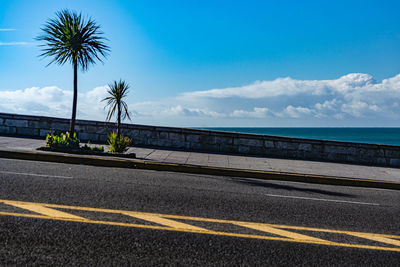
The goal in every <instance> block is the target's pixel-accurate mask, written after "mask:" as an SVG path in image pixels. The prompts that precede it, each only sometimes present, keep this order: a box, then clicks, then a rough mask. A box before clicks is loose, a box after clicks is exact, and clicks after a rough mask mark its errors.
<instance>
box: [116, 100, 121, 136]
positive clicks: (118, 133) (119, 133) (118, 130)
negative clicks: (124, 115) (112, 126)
mask: <svg viewBox="0 0 400 267" xmlns="http://www.w3.org/2000/svg"><path fill="white" fill-rule="evenodd" d="M120 135H121V103H118V122H117V136H118V139H119V138H120Z"/></svg>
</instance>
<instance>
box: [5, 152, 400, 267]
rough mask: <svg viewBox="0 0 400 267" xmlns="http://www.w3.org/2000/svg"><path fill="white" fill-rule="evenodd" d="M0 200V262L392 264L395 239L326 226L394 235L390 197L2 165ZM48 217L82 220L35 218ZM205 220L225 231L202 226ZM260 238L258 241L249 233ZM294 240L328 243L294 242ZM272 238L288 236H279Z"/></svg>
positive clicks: (396, 225) (396, 226)
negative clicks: (53, 214)
mask: <svg viewBox="0 0 400 267" xmlns="http://www.w3.org/2000/svg"><path fill="white" fill-rule="evenodd" d="M0 200H3V202H1V201H0V265H20V266H21V265H52V266H54V265H83V266H88V265H91V266H94V265H95V266H99V265H118V266H121V265H122V266H124V265H141V266H143V265H180V266H182V265H208V266H221V265H228V266H240V265H244V266H247V265H250V266H260V265H264V266H288V265H290V266H293V265H297V266H344V265H345V266H352V265H353V266H399V264H400V246H397V245H398V242H400V239H397V238H396V237H393V238H382V236H379V238H380V239H379V238H378V240H372V239H371V238H362V237H355V236H352V235H348V234H337V233H334V232H332V231H331V230H340V231H352V232H365V233H373V234H384V235H395V236H399V235H400V192H399V191H391V190H381V189H363V188H352V187H340V186H326V185H315V184H301V183H289V182H268V181H258V180H253V179H241V178H230V177H217V176H205V175H204V176H202V175H190V174H180V173H169V172H157V171H147V170H132V169H118V168H101V167H91V166H82V165H68V164H56V163H44V162H31V161H18V160H7V159H1V160H0ZM4 200H5V201H7V200H8V201H10V200H11V201H23V202H29V203H22V204H21V203H19V204H18V203H17V204H15V203H14V204H13V203H11V202H10V203H7V202H4ZM32 203H47V204H57V205H62V207H58V206H56V207H53V208H51V207H50V208H49V207H48V208H45V207H44V206H43V205H40V204H32ZM18 205H19V206H18ZM64 205H67V206H73V207H75V208H73V209H75V210H73V209H71V208H68V207H64ZM81 207H90V208H97V209H108V210H118V211H121V210H122V211H132V212H145V214H144V215H143V214H141V213H137V214H136V213H132V214H133V215H132V216H122V215H121V214H119V213H118V212H117V213H112V211H111V212H108V211H104V212H103V211H93V212H92V211H87V210H86V211H85V210H83V208H81ZM29 209H30V210H29ZM35 209H36V210H37V211H38V212H33V211H32V210H35ZM54 210H58V212H60V211H62V212H66V214H72V215H71V216H75V217H76V216H79V218H87V219H90V220H88V221H79V219H77V220H75V219H71V220H63V219H57V218H52V217H50V215H49V216H47V215H46V216H47V217H46V216H42V217H40V216H41V215H40V214H42V215H43V214H50V213H51V212H52V211H54ZM1 212H3V213H1ZM18 214H22V215H18ZM24 214H27V215H26V216H25V215H24ZM35 214H36V215H35ZM149 214H150V215H149ZM152 214H155V215H154V216H153V215H152ZM157 214H164V215H165V216H168V215H180V216H186V217H184V218H181V219H171V218H170V219H171V220H172V223H175V224H176V225H177V223H180V224H181V225H180V226H179V225H178V226H179V227H183V228H185V227H186V226H185V225H188V226H187V227H188V228H187V229H186V230H180V228H179V227H178V226H177V228H176V229H175V228H174V229H172V228H168V227H167V228H166V229H164V228H163V227H160V225H164V226H165V225H167V224H168V223H171V220H166V219H165V218H162V216H161V215H157ZM164 215H163V216H164ZM35 216H36V217H35ZM135 216H136V217H135ZM138 216H139V217H140V216H147V217H146V218H150V219H148V220H147V221H144V220H140V219H138ZM187 216H189V217H196V218H201V219H196V218H194V219H190V218H187ZM72 218H73V217H72ZM160 218H162V219H160ZM185 218H186V219H185ZM210 218H211V219H219V220H229V222H232V221H233V224H232V223H229V222H225V221H218V222H217V223H214V222H207V219H210ZM142 219H143V218H142ZM74 220H75V221H74ZM157 220H158V221H157ZM237 221H240V222H254V223H264V224H268V225H269V226H271V225H272V228H268V227H267V228H266V229H269V230H268V231H269V232H268V233H266V232H262V231H260V229H258V230H255V229H251V228H249V227H242V226H243V225H242V226H238V225H234V224H235V222H237ZM94 222H97V223H94ZM99 222H100V223H99ZM101 222H115V223H101ZM118 223H119V224H118ZM124 224H126V225H124ZM128 224H129V225H128ZM140 225H145V226H140ZM156 225H158V226H156ZM182 225H183V226H182ZM276 225H280V226H281V227H289V228H283V229H285V230H286V231H289V235H287V233H288V232H279V231H278V232H275V233H273V232H271V229H274V230H276V229H278V228H279V227H278V226H277V227H275V226H276ZM293 226H295V228H292V229H290V227H293ZM146 227H148V228H146ZM190 227H192V228H193V229H195V230H192V228H190ZM196 227H197V228H199V229H207V230H210V231H214V232H213V233H210V232H206V231H203V232H202V231H201V230H200V231H197V230H196V229H197V228H196ZM296 227H297V228H296ZM301 227H303V228H304V227H305V230H304V229H303V230H302V228H301ZM309 228H318V229H322V230H323V229H325V230H326V229H327V230H329V231H326V232H323V231H322V230H318V229H317V230H315V231H309ZM217 233H225V234H217ZM260 234H261V235H263V236H265V235H266V236H268V237H267V238H266V239H263V238H261V239H260V238H257V236H260ZM296 234H298V235H306V236H311V237H313V238H318V239H320V240H321V239H322V240H329V241H331V242H336V243H329V244H328V243H323V242H322V243H321V242H319V241H316V242H311V241H310V242H309V241H307V240H306V241H304V240H303V241H304V242H302V240H301V236H300V237H296ZM282 235H284V237H285V235H286V237H285V238H286V239H287V238H289V239H288V240H285V239H282V240H280V239H279V238H282ZM369 237H371V235H369ZM268 238H269V239H268ZM274 238H275V239H274ZM375 239H376V237H375ZM337 243H340V244H345V245H335V244H337ZM352 245H353V246H352ZM371 247H373V248H374V249H371ZM386 248H388V249H389V250H385V249H386ZM390 249H393V251H390ZM396 250H397V251H396Z"/></svg>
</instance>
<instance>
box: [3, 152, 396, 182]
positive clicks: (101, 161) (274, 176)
mask: <svg viewBox="0 0 400 267" xmlns="http://www.w3.org/2000/svg"><path fill="white" fill-rule="evenodd" d="M0 158H8V159H20V160H33V161H46V162H56V163H69V164H80V165H90V166H101V167H117V168H131V169H145V170H156V171H170V172H183V173H192V174H207V175H217V176H231V177H242V178H255V179H261V180H276V181H291V182H302V183H314V184H327V185H340V186H355V187H369V188H381V189H392V190H400V183H396V182H390V181H379V180H370V179H362V178H345V177H335V176H324V175H313V174H298V173H287V172H272V171H257V170H243V169H231V168H221V167H208V166H199V165H189V164H177V163H162V162H149V161H139V160H126V159H117V158H103V157H94V156H86V157H82V156H76V155H66V154H55V153H51V154H50V153H49V154H47V153H38V152H25V151H7V150H0Z"/></svg>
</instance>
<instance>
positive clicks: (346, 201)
mask: <svg viewBox="0 0 400 267" xmlns="http://www.w3.org/2000/svg"><path fill="white" fill-rule="evenodd" d="M264 195H265V196H269V197H282V198H293V199H305V200H316V201H326V202H338V203H349V204H359V205H372V206H380V204H377V203H368V202H357V201H348V200H337V199H326V198H312V197H297V196H284V195H273V194H264Z"/></svg>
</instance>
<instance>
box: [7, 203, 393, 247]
mask: <svg viewBox="0 0 400 267" xmlns="http://www.w3.org/2000/svg"><path fill="white" fill-rule="evenodd" d="M0 203H4V204H8V205H12V206H15V207H19V208H23V209H27V210H30V211H33V212H36V213H39V214H42V215H35V214H21V213H10V212H0V215H8V216H20V217H30V218H39V219H51V220H62V221H73V222H84V223H96V224H104V225H115V226H128V227H137V228H146V229H158V230H169V231H181V232H190V233H199V234H215V235H223V236H233V237H245V238H256V239H267V240H277V241H287V242H298V243H309V244H320V245H333V246H341V247H353V248H363V249H376V250H388V251H397V252H400V248H392V247H380V246H369V245H359V244H348V243H337V242H331V241H328V240H323V239H319V238H315V237H311V236H307V235H303V234H299V233H294V232H290V231H286V230H282V229H294V230H304V231H315V232H328V233H335V234H345V235H350V236H356V237H362V238H366V239H369V240H373V241H377V242H381V243H385V244H389V245H393V246H399V247H400V241H399V240H394V239H400V236H397V235H384V234H371V233H362V232H350V231H340V230H330V229H321V228H310V227H298V226H288V225H274V224H265V223H254V222H243V221H232V220H220V219H210V218H201V217H189V216H180V215H169V214H158V213H146V212H133V211H126V210H112V209H99V208H90V207H77V206H67V205H58V204H46V203H33V202H22V201H13V200H0ZM52 208H59V209H64V210H81V211H91V212H101V213H114V214H123V215H128V216H131V217H135V218H139V219H142V220H146V221H150V222H153V223H156V224H160V225H162V226H152V225H142V224H132V223H119V222H110V221H95V220H89V219H86V218H83V217H79V216H76V215H73V214H69V213H66V212H61V211H58V210H54V209H52ZM43 215H44V216H43ZM172 219H178V220H190V221H203V222H212V223H225V224H234V225H239V226H242V227H247V228H251V229H255V230H258V231H262V232H266V233H271V234H275V235H279V236H283V237H274V236H265V235H248V234H238V233H226V232H217V231H210V230H207V229H204V228H201V227H197V226H193V225H190V224H187V223H182V222H179V221H175V220H172ZM392 238H394V239H392Z"/></svg>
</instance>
